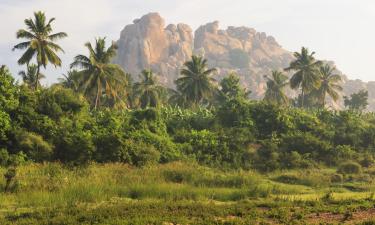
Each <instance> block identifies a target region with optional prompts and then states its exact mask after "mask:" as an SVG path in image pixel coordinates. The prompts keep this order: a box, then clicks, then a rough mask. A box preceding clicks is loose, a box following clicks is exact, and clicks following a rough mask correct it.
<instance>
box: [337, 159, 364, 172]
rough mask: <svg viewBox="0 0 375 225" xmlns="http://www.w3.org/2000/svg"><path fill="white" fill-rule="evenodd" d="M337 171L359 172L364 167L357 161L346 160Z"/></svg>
mask: <svg viewBox="0 0 375 225" xmlns="http://www.w3.org/2000/svg"><path fill="white" fill-rule="evenodd" d="M337 172H339V173H341V174H359V173H361V172H362V167H361V165H359V164H358V163H356V162H350V161H349V162H345V163H342V164H341V165H340V166H339V168H338V170H337Z"/></svg>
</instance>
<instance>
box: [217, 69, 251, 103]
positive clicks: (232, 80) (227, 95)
mask: <svg viewBox="0 0 375 225" xmlns="http://www.w3.org/2000/svg"><path fill="white" fill-rule="evenodd" d="M220 87H221V89H220V96H221V98H222V99H233V98H247V96H248V95H250V93H251V91H246V89H244V88H242V87H241V85H240V78H239V77H238V75H237V74H236V73H230V74H229V75H228V76H227V77H224V78H223V79H222V80H221V81H220Z"/></svg>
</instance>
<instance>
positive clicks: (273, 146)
mask: <svg viewBox="0 0 375 225" xmlns="http://www.w3.org/2000/svg"><path fill="white" fill-rule="evenodd" d="M0 84H1V85H0V106H1V107H0V149H2V150H1V151H0V163H1V165H5V164H7V163H8V162H9V161H10V158H12V157H13V156H15V155H17V154H20V153H21V152H23V154H25V155H26V156H27V158H28V159H30V160H33V161H38V162H40V161H46V160H56V161H61V162H64V163H72V164H82V163H88V162H90V161H96V162H123V163H129V164H132V165H135V166H144V165H147V164H153V163H166V162H171V161H176V160H188V161H196V162H198V163H200V164H205V165H209V166H213V167H220V168H242V169H254V168H255V169H258V170H261V171H273V170H277V169H294V168H307V167H316V166H319V165H320V164H325V165H327V166H337V165H340V164H342V163H343V162H345V161H347V160H352V161H353V162H355V163H360V164H361V165H363V167H370V166H371V165H372V164H373V157H374V153H375V152H374V151H373V149H374V147H375V141H374V140H375V114H371V113H364V114H363V113H362V114H361V113H358V112H355V111H341V112H335V111H328V110H305V109H297V108H285V107H281V106H277V105H274V104H268V103H266V102H259V101H249V100H247V99H246V98H245V97H244V93H242V94H241V95H238V96H237V95H234V96H232V97H230V98H224V99H223V100H222V101H221V102H220V104H217V105H215V104H216V103H215V104H213V105H205V107H203V106H200V107H195V108H194V107H193V108H192V109H182V108H179V107H171V106H167V107H160V108H146V109H141V110H140V109H132V110H130V109H123V110H115V109H104V108H100V109H97V110H90V109H89V105H88V103H87V101H86V100H85V99H84V98H83V97H82V96H81V95H80V94H79V93H77V92H74V91H72V90H71V89H65V88H63V87H62V86H59V85H54V86H52V87H50V88H42V89H40V90H39V91H33V90H31V89H30V88H29V87H27V86H25V85H18V84H17V83H15V82H14V79H13V78H12V76H11V75H10V74H9V72H6V73H2V74H1V76H0ZM242 91H243V92H244V90H242ZM344 170H345V169H344ZM349 170H350V169H349ZM345 171H346V170H345ZM345 171H343V172H345ZM352 172H353V171H352ZM354 172H355V171H354ZM345 173H348V171H346V172H345Z"/></svg>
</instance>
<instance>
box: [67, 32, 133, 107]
mask: <svg viewBox="0 0 375 225" xmlns="http://www.w3.org/2000/svg"><path fill="white" fill-rule="evenodd" d="M85 46H86V48H87V49H88V50H89V56H88V57H87V56H84V55H77V56H76V57H75V58H74V62H73V63H72V64H71V65H70V67H71V68H76V67H78V68H81V69H82V70H81V71H79V74H80V75H79V78H78V84H79V85H78V86H79V89H80V90H81V91H82V92H83V94H84V95H85V97H86V98H87V99H88V100H89V101H90V102H91V104H92V105H93V107H94V109H97V108H98V107H99V106H101V99H103V98H104V99H107V100H113V101H114V102H116V103H120V104H121V103H123V101H122V99H120V97H119V92H120V91H121V89H123V88H124V87H126V85H127V84H126V83H127V82H126V81H127V80H126V75H125V72H124V71H123V70H122V68H121V67H120V66H119V65H116V64H112V63H111V59H112V58H113V57H114V56H115V55H116V49H117V46H116V44H114V43H112V44H111V46H110V47H108V48H106V43H105V38H98V39H96V40H95V48H93V47H92V45H91V43H89V42H88V43H86V44H85Z"/></svg>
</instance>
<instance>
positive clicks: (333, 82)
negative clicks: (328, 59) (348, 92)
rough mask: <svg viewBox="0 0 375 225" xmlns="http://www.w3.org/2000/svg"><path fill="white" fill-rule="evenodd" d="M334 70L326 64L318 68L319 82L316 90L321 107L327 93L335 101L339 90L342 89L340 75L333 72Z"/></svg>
mask: <svg viewBox="0 0 375 225" xmlns="http://www.w3.org/2000/svg"><path fill="white" fill-rule="evenodd" d="M335 70H336V68H335V67H331V66H330V65H328V64H326V65H324V66H321V67H320V69H319V74H320V80H321V82H320V87H319V89H317V90H316V91H317V96H318V98H319V102H320V104H321V105H322V107H324V106H325V103H326V102H325V100H326V96H327V94H328V96H330V97H331V98H332V100H333V101H335V102H336V101H337V100H338V99H339V96H340V95H339V92H341V91H342V90H343V88H342V87H341V86H340V84H339V83H340V82H341V76H340V75H338V74H335Z"/></svg>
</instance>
